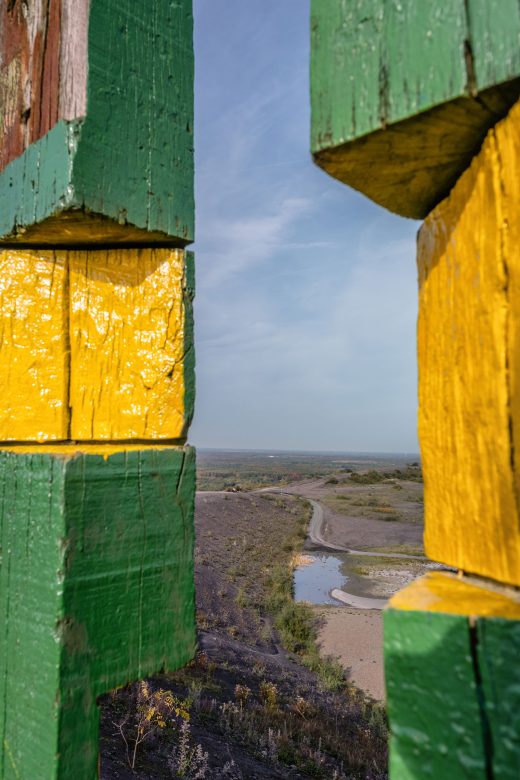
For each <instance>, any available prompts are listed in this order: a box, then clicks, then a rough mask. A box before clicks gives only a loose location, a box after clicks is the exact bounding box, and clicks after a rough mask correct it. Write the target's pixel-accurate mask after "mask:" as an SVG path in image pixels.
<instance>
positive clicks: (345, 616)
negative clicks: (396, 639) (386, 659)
mask: <svg viewBox="0 0 520 780" xmlns="http://www.w3.org/2000/svg"><path fill="white" fill-rule="evenodd" d="M317 611H318V615H319V616H320V618H321V620H322V621H323V625H322V627H321V629H320V634H319V642H320V650H321V652H322V653H323V655H331V656H334V657H335V658H337V659H338V660H339V661H340V663H341V664H342V665H343V667H344V668H345V669H346V670H347V672H348V674H349V679H350V680H351V682H353V683H354V685H356V686H357V687H358V688H361V689H362V690H363V691H365V692H366V693H368V694H369V695H370V696H372V697H373V698H374V699H379V700H383V699H384V698H385V684H384V675H383V615H382V613H381V612H378V611H376V610H365V609H349V608H345V607H318V608H317Z"/></svg>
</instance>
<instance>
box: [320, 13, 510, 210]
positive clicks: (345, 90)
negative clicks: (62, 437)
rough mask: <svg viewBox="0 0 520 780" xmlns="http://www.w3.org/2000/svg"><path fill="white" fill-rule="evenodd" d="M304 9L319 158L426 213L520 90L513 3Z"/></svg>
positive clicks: (381, 199) (396, 205) (384, 199)
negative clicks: (309, 19)
mask: <svg viewBox="0 0 520 780" xmlns="http://www.w3.org/2000/svg"><path fill="white" fill-rule="evenodd" d="M311 16H312V39H311V104H312V122H311V147H312V152H313V154H314V157H315V160H316V162H317V164H318V165H320V166H321V167H323V168H324V169H325V170H326V171H327V172H329V173H330V174H331V175H332V176H334V177H335V178H339V179H340V180H341V181H344V182H345V183H347V184H350V185H351V186H353V187H355V188H356V189H359V190H360V191H361V192H363V193H364V194H366V195H368V196H369V197H370V198H372V199H373V200H375V201H376V202H377V203H380V204H381V205H383V206H385V207H386V208H388V209H390V210H392V211H395V212H396V213H399V214H403V215H404V216H412V217H419V218H422V217H424V216H426V214H427V213H428V211H430V210H431V208H433V206H434V205H436V204H437V203H438V202H439V201H440V200H441V199H442V198H443V197H445V195H446V194H447V193H448V191H449V189H450V188H451V186H453V184H454V182H455V181H456V179H457V178H458V176H459V175H460V173H461V172H462V171H463V170H464V168H465V167H467V165H468V163H469V161H470V160H471V157H472V156H473V155H474V154H475V153H476V151H477V150H478V148H479V146H480V144H481V143H482V140H483V138H484V136H485V134H486V132H487V130H488V129H489V128H490V127H491V126H492V125H494V124H495V123H496V121H497V120H498V119H500V118H502V117H503V116H504V115H505V114H506V113H507V111H508V109H509V108H510V107H511V105H512V104H513V103H514V102H515V101H516V100H517V99H518V97H519V96H520V81H519V78H520V12H519V9H518V5H517V4H516V3H514V2H513V0H505V2H504V3H501V0H492V2H488V0H446V2H443V3H426V2H424V3H423V2H417V1H416V0H399V2H397V0H312V4H311ZM368 171H370V173H369V174H368V173H367V172H368ZM374 171H376V172H377V173H373V172H374Z"/></svg>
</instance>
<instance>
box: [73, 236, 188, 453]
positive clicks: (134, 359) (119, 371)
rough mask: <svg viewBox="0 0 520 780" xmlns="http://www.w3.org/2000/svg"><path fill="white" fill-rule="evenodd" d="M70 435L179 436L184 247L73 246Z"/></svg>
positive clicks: (181, 420) (181, 419)
mask: <svg viewBox="0 0 520 780" xmlns="http://www.w3.org/2000/svg"><path fill="white" fill-rule="evenodd" d="M69 262H70V310H71V387H70V404H71V407H72V420H71V438H72V439H110V440H117V439H126V438H130V439H161V438H168V439H172V438H180V437H182V436H183V434H184V367H183V355H184V349H185V344H184V307H183V281H184V252H183V251H182V250H168V249H110V250H106V251H102V250H98V251H95V252H90V251H89V252H85V251H76V252H70V260H69Z"/></svg>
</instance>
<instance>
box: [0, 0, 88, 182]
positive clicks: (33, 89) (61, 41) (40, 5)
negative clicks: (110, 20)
mask: <svg viewBox="0 0 520 780" xmlns="http://www.w3.org/2000/svg"><path fill="white" fill-rule="evenodd" d="M88 8H89V0H32V2H30V3H23V2H21V0H14V2H4V3H2V4H1V8H0V52H1V59H0V61H1V63H2V64H1V66H0V106H1V107H2V109H3V110H2V130H3V143H2V146H1V153H0V171H1V170H2V169H3V168H5V166H6V165H7V164H8V163H10V162H11V161H12V160H14V159H16V157H19V156H20V155H21V154H22V153H23V152H24V151H25V149H27V147H28V146H29V145H30V144H31V143H34V141H37V140H38V139H39V138H42V136H44V135H45V134H46V133H48V132H49V130H50V129H51V128H52V127H53V126H54V125H55V124H56V122H58V121H59V120H60V119H67V120H72V119H77V118H79V117H82V116H84V115H85V113H86V86H87V81H86V74H87V57H86V52H87V45H86V44H87V25H88Z"/></svg>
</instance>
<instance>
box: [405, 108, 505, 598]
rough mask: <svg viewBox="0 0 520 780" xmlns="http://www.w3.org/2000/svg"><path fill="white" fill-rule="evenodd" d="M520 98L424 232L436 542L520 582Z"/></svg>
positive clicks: (425, 426)
mask: <svg viewBox="0 0 520 780" xmlns="http://www.w3.org/2000/svg"><path fill="white" fill-rule="evenodd" d="M519 132H520V104H519V103H517V104H516V105H515V106H514V107H513V109H512V110H511V112H510V114H509V115H508V116H507V117H506V118H505V119H504V120H503V121H502V122H500V123H499V124H498V125H497V126H496V128H495V129H494V130H492V131H490V132H489V134H488V136H487V138H486V141H485V143H484V145H483V148H482V150H481V152H480V153H479V154H478V155H477V157H476V158H475V159H474V160H473V163H472V164H471V166H470V168H469V169H468V170H467V171H466V172H465V173H464V175H463V176H462V177H461V178H460V179H459V181H458V182H457V184H456V186H455V187H454V189H453V190H452V193H451V194H450V196H449V197H448V198H446V199H445V200H444V201H442V203H441V204H440V205H439V206H438V207H437V208H436V209H435V210H434V211H433V212H432V213H431V214H430V215H429V217H428V218H427V220H426V222H425V224H424V226H423V227H422V228H421V231H420V234H419V246H418V267H419V287H420V303H419V325H418V357H419V436H420V442H421V452H422V459H423V469H424V478H425V522H426V528H425V547H426V552H427V554H428V555H429V556H430V557H431V558H433V559H435V560H438V561H442V562H443V563H447V564H449V565H452V566H455V567H457V568H460V569H464V570H466V571H468V572H472V573H476V574H480V575H484V576H487V577H490V578H493V579H496V580H499V581H502V582H506V583H510V584H513V585H520V514H519V507H518V495H519V493H518V486H519V483H518V480H519V475H518V465H517V455H516V454H515V453H518V452H519V450H518V447H515V442H516V441H517V440H518V436H519V435H520V434H519V426H520V387H519V377H518V374H519V371H520V344H519V339H520V295H519V293H520V256H519V253H520V244H519V241H518V238H519V236H518V220H519V218H520V200H519V198H518V181H517V180H518V173H519V171H520V144H519V142H518V134H519Z"/></svg>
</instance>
